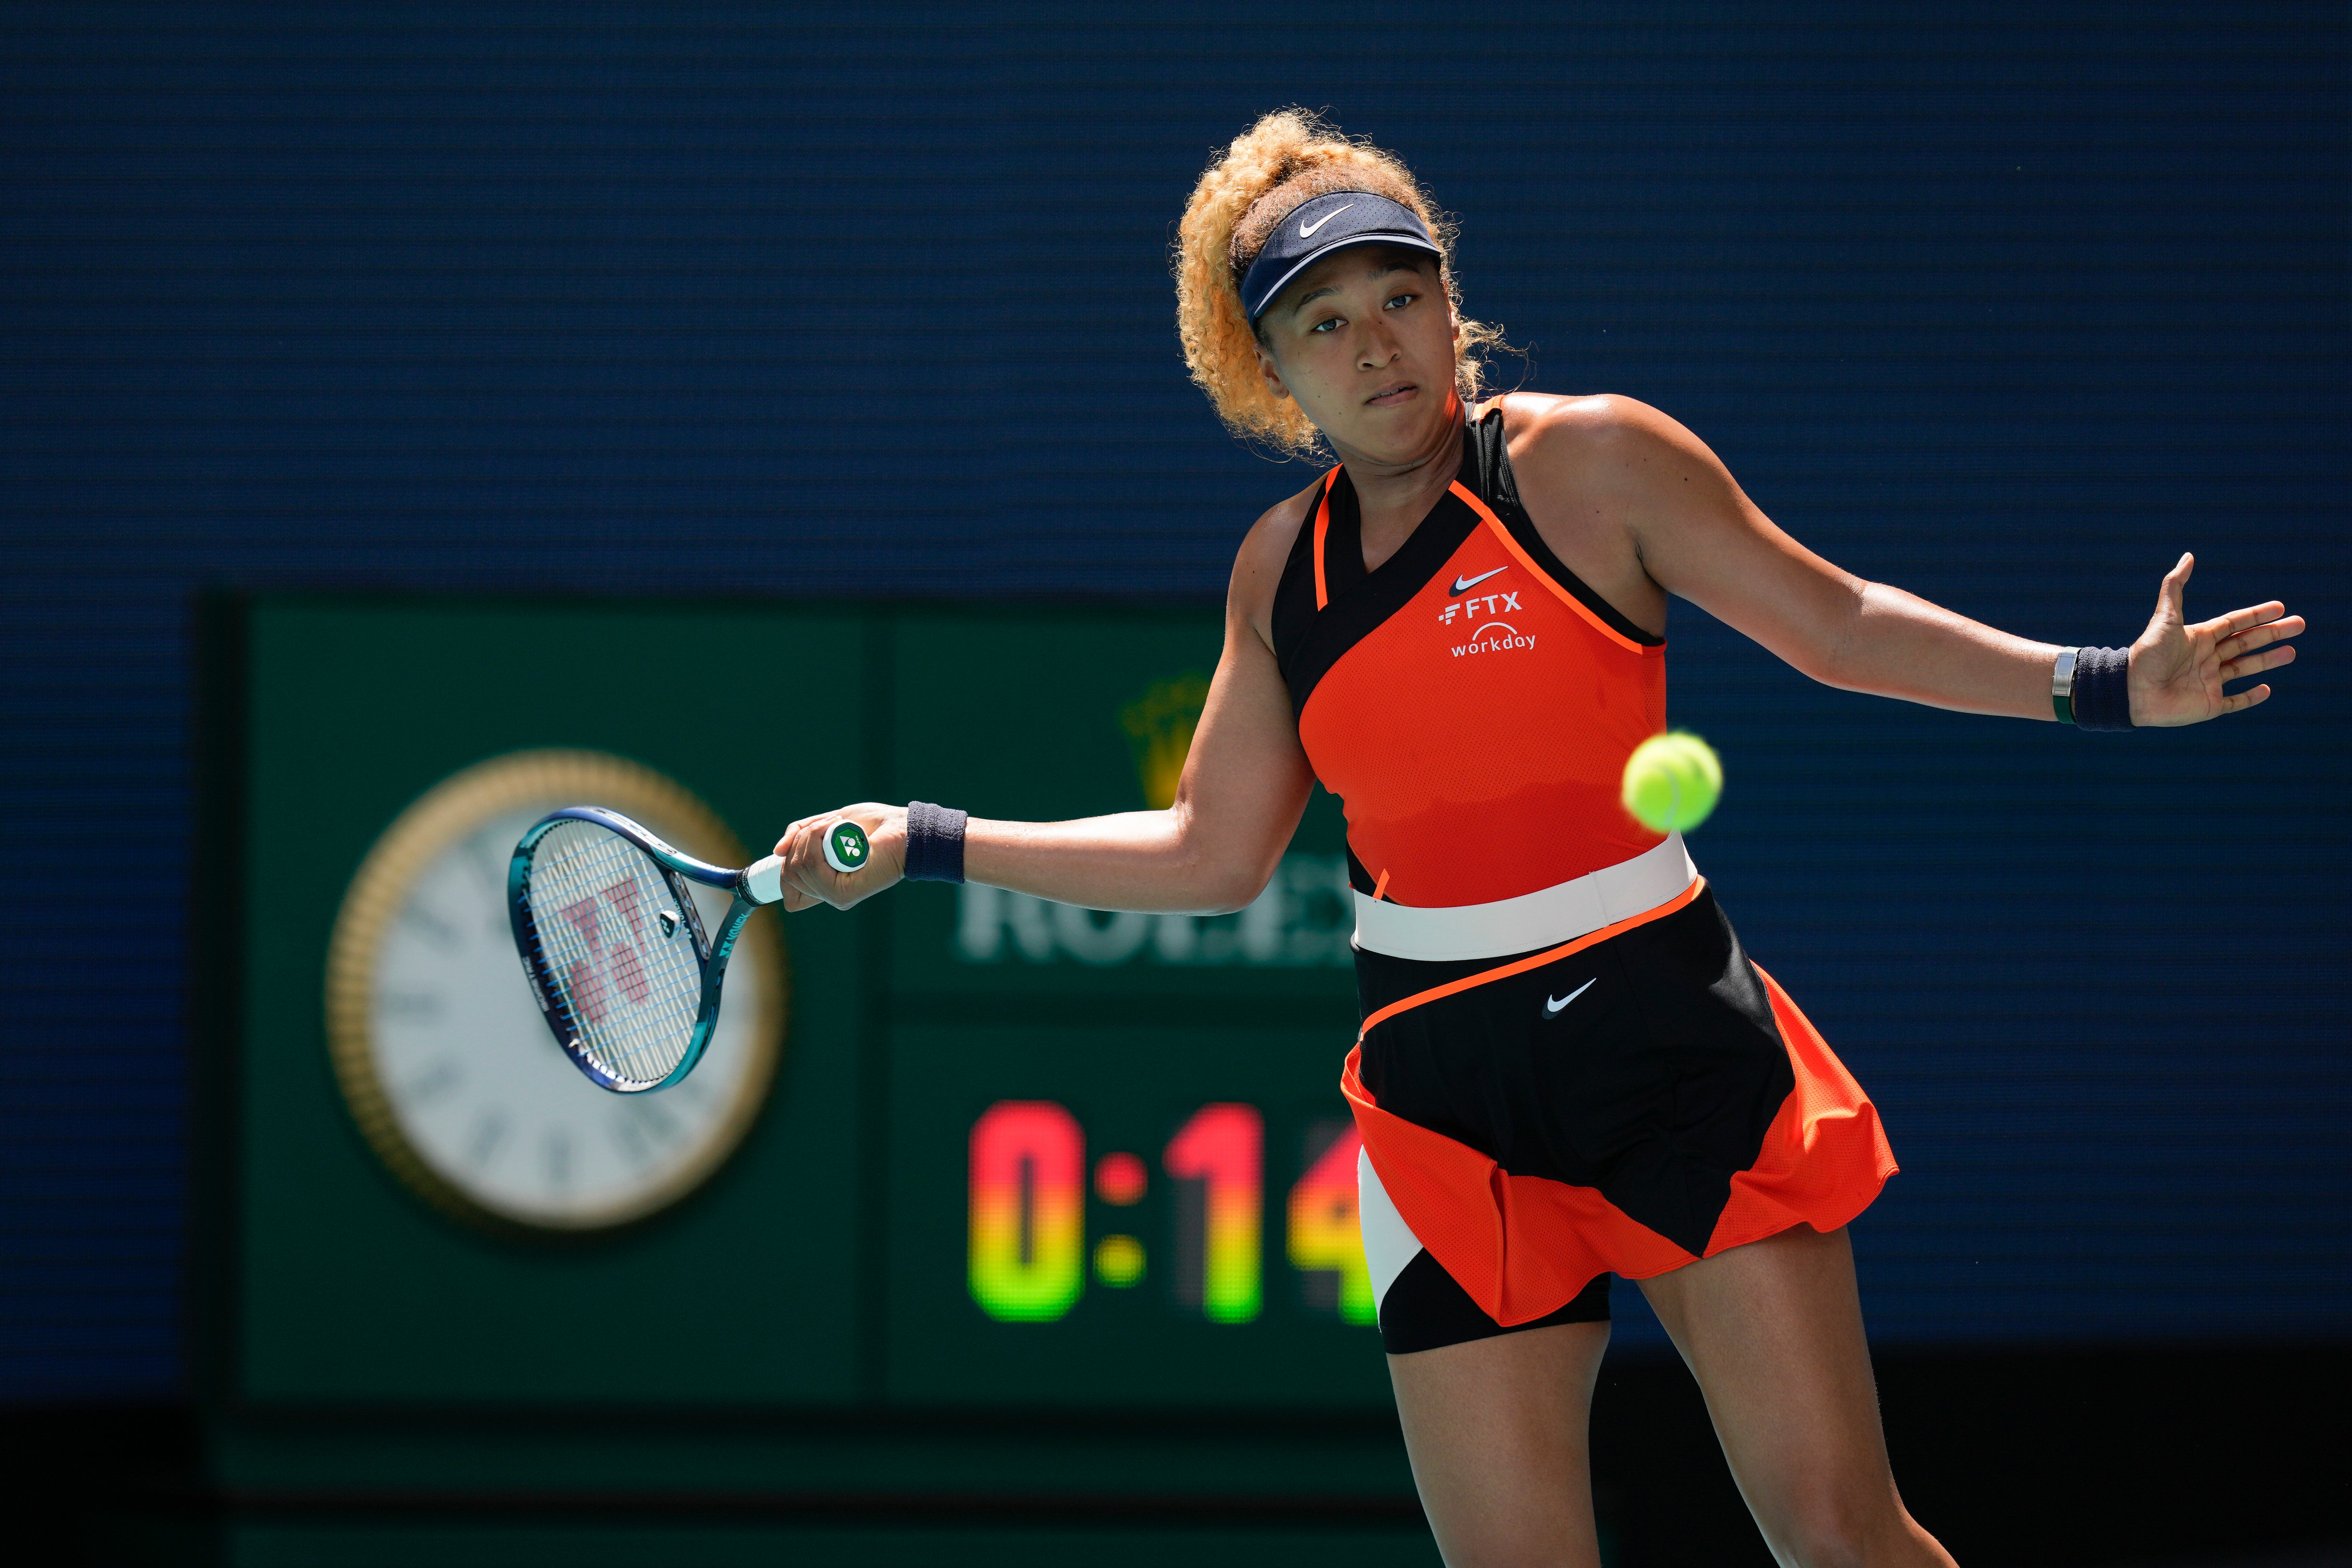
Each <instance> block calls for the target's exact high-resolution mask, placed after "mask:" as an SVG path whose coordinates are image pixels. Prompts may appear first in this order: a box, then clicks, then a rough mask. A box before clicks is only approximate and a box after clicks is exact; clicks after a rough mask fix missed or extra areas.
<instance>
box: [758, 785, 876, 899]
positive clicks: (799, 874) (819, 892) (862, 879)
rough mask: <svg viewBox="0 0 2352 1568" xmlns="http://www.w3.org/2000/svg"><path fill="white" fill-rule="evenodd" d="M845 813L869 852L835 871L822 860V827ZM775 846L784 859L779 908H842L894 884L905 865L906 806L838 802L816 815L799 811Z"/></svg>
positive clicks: (837, 820) (844, 816) (841, 817)
mask: <svg viewBox="0 0 2352 1568" xmlns="http://www.w3.org/2000/svg"><path fill="white" fill-rule="evenodd" d="M844 818H847V819H848V820H849V821H851V822H854V823H856V824H857V826H860V827H862V828H864V829H865V830H866V842H867V843H868V844H870V845H872V846H873V847H874V853H873V854H872V855H871V856H870V857H869V858H867V859H866V864H865V865H863V866H861V867H859V868H857V869H856V870H855V871H846V872H844V871H836V870H835V869H834V868H832V867H831V866H829V865H827V864H826V863H825V858H824V834H825V829H827V828H829V827H831V826H833V825H834V824H835V823H836V822H839V821H841V820H843V819H844ZM775 852H776V853H777V854H778V855H780V856H782V858H783V862H784V875H783V884H784V900H783V903H784V910H785V912H787V913H793V914H796V913H798V912H799V911H800V910H805V909H811V908H814V906H816V905H818V904H831V905H832V906H833V907H834V908H835V909H837V910H845V909H847V908H849V906H850V905H852V904H854V903H856V902H858V901H859V900H862V899H866V898H870V897H872V896H873V895H874V894H876V893H878V892H880V891H882V890H883V889H885V888H888V887H891V886H894V885H895V884H896V883H897V882H898V879H899V878H900V877H901V876H903V875H904V874H905V872H906V868H907V808H906V807H905V806H903V805H875V804H874V803H873V802H871V801H868V802H866V804H864V805H850V806H844V807H843V808H842V809H841V810H839V811H828V812H825V813H824V814H823V815H822V816H803V817H802V818H801V819H800V820H799V821H798V822H795V823H793V825H792V826H790V827H787V828H785V829H784V836H783V837H782V838H779V839H777V840H776V849H775Z"/></svg>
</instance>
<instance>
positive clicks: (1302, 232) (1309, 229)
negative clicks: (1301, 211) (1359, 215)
mask: <svg viewBox="0 0 2352 1568" xmlns="http://www.w3.org/2000/svg"><path fill="white" fill-rule="evenodd" d="M1354 205H1356V204H1355V203H1353V202H1349V204H1348V207H1351V206H1354ZM1348 207H1333V208H1332V209H1331V210H1330V211H1329V212H1328V213H1325V214H1324V215H1323V216H1321V217H1318V218H1317V219H1316V220H1315V221H1314V222H1313V223H1311V224H1310V223H1308V222H1307V220H1306V219H1305V218H1300V219H1299V220H1298V237H1299V238H1301V239H1313V238H1314V237H1315V231H1316V230H1317V229H1318V228H1321V227H1322V226H1324V225H1325V224H1327V223H1329V222H1330V221H1331V220H1332V219H1333V218H1335V217H1338V216H1339V215H1340V214H1341V213H1343V212H1346V211H1347V210H1348Z"/></svg>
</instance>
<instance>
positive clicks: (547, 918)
mask: <svg viewBox="0 0 2352 1568" xmlns="http://www.w3.org/2000/svg"><path fill="white" fill-rule="evenodd" d="M680 862H684V864H683V865H681V864H679V863H680ZM697 873H707V875H706V874H697ZM689 877H691V879H692V880H694V881H698V882H709V883H711V884H713V885H718V886H730V885H732V883H733V881H734V877H735V874H734V873H732V872H729V871H726V870H723V869H721V868H718V867H714V866H705V865H704V864H703V863H702V862H700V861H698V860H694V859H692V858H690V857H688V856H683V855H680V854H679V853H678V852H677V850H675V849H673V848H671V847H669V846H668V845H667V844H665V843H663V842H662V841H661V839H659V838H657V837H655V836H654V835H653V834H651V833H649V832H647V831H646V829H645V828H644V827H642V826H639V825H638V824H636V823H635V822H632V821H631V820H630V819H629V818H627V817H625V816H622V815H621V814H620V813H618V812H615V811H607V810H605V809H604V808H603V807H601V806H593V805H585V806H583V805H574V806H565V807H564V808H563V809H562V810H561V811H555V812H551V813H550V814H548V815H547V816H544V817H541V819H540V820H539V821H538V822H536V823H534V824H532V826H531V827H530V830H529V831H528V832H526V833H525V834H524V835H523V836H522V839H521V841H520V843H518V844H517V845H516V846H515V852H514V858H513V860H512V861H511V862H510V864H509V868H508V872H507V913H508V917H509V921H510V923H511V924H512V927H513V930H514V939H515V950H516V952H517V953H518V954H519V955H520V957H521V959H522V967H523V973H524V975H525V977H526V978H527V979H528V980H529V981H530V986H531V994H532V995H533V997H534V998H535V999H536V1000H537V1001H538V1003H539V1007H540V1016H541V1017H542V1018H544V1019H545V1020H546V1021H547V1026H548V1029H549V1031H550V1032H551V1033H552V1034H553V1035H554V1037H555V1041H556V1044H557V1045H559V1046H561V1047H562V1048H563V1053H564V1055H565V1056H567V1057H569V1058H571V1059H572V1065H573V1066H574V1067H577V1068H579V1069H580V1070H581V1071H582V1072H583V1073H585V1074H586V1075H587V1076H588V1079H589V1080H590V1081H591V1082H593V1083H595V1084H597V1085H598V1086H599V1087H601V1088H604V1089H612V1090H614V1092H616V1093H621V1094H637V1093H643V1092H645V1091H646V1090H648V1089H661V1088H664V1087H666V1086H667V1085H669V1084H673V1083H676V1082H677V1080H678V1079H682V1078H684V1077H685V1076H686V1075H687V1074H688V1072H690V1071H692V1070H693V1068H694V1064H695V1063H696V1061H698V1059H700V1058H701V1056H702V1051H703V1048H704V1047H706V1046H707V1045H709V1040H710V1032H711V1027H712V1026H713V1025H714V1024H715V1023H716V1021H717V1018H718V1012H719V976H720V974H721V973H723V970H724V967H725V962H726V955H727V953H728V952H730V951H731V950H732V948H733V946H734V942H733V937H734V934H735V930H736V929H740V925H741V921H742V918H743V916H745V915H747V914H748V913H749V912H750V910H749V909H748V908H747V907H745V906H744V905H743V902H742V900H741V899H740V897H739V898H738V900H737V902H736V908H735V909H734V910H730V915H729V919H728V921H727V925H728V927H729V929H728V930H726V931H723V932H722V934H721V938H720V940H719V942H716V943H714V942H712V940H711V937H710V935H709V932H708V931H706V930H705V929H704V927H703V923H702V917H701V914H700V913H699V911H698V910H696V908H695V902H694V896H693V893H692V891H691V890H690V889H689V888H688V879H689Z"/></svg>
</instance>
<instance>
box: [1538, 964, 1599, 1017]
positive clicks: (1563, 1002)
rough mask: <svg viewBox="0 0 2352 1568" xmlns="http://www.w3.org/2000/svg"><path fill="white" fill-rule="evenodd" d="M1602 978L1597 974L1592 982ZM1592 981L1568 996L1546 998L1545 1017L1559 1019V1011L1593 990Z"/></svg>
mask: <svg viewBox="0 0 2352 1568" xmlns="http://www.w3.org/2000/svg"><path fill="white" fill-rule="evenodd" d="M1600 978H1601V976H1599V975H1598V974H1596V975H1594V976H1593V977H1592V980H1598V979H1600ZM1592 980H1588V981H1586V982H1585V983H1584V984H1581V985H1580V986H1578V987H1577V988H1576V989H1575V990H1573V991H1571V992H1570V993H1569V994H1567V995H1565V996H1547V997H1545V998H1544V1016H1545V1017H1547V1018H1557V1017H1559V1011H1560V1009H1561V1008H1563V1007H1565V1006H1567V1005H1569V1004H1570V1002H1573V1001H1575V1000H1576V999H1577V998H1578V997H1579V996H1581V995H1583V994H1585V993H1586V992H1588V991H1590V990H1591V989H1592Z"/></svg>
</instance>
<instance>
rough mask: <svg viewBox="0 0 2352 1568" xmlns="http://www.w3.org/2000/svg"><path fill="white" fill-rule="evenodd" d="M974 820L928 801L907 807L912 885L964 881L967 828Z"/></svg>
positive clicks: (907, 872) (909, 802) (912, 803)
mask: <svg viewBox="0 0 2352 1568" xmlns="http://www.w3.org/2000/svg"><path fill="white" fill-rule="evenodd" d="M969 821H971V817H970V816H967V815H966V814H964V813H963V812H961V811H955V810H951V809H950V808H949V807H947V806H944V805H932V804H931V803H930V802H929V801H927V800H910V801H908V803H907V869H906V872H905V876H906V879H907V880H908V881H909V882H961V881H962V880H963V825H964V824H965V823H967V822H969Z"/></svg>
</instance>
